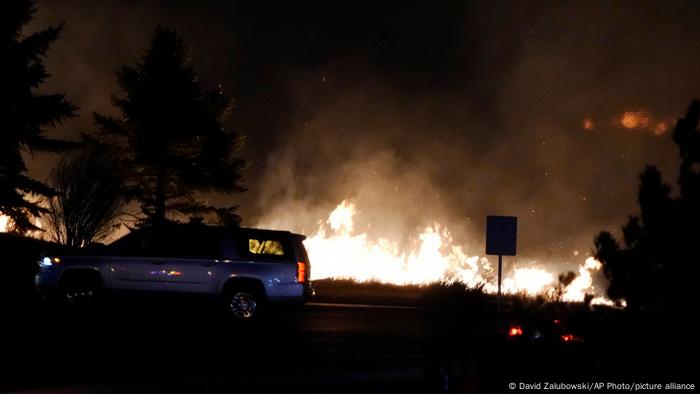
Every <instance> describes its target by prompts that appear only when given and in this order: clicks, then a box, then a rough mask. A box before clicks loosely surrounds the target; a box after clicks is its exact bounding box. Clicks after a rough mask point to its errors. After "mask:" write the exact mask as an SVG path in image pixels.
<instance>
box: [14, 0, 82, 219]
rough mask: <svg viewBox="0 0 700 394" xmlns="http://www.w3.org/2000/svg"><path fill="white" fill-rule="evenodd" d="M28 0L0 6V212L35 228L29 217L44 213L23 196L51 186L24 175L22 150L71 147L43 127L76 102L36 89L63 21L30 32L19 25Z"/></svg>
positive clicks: (29, 9)
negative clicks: (50, 137)
mask: <svg viewBox="0 0 700 394" xmlns="http://www.w3.org/2000/svg"><path fill="white" fill-rule="evenodd" d="M34 12H35V7H34V3H33V2H32V1H30V0H13V1H8V2H3V3H2V6H1V7H0V213H2V214H5V215H7V216H9V217H10V218H11V219H12V224H13V226H14V228H15V229H16V230H17V231H20V232H25V231H28V230H36V229H37V228H36V227H35V226H34V225H33V224H32V222H31V218H32V217H36V216H38V215H39V214H41V213H43V212H45V209H44V208H42V207H40V206H38V205H37V204H36V203H35V202H33V201H31V200H29V199H28V198H27V197H28V196H29V195H31V194H34V195H39V196H41V195H43V196H46V195H53V194H55V193H54V192H53V190H51V188H49V187H48V186H46V185H44V184H42V183H41V182H38V181H36V180H33V179H30V178H29V177H27V175H26V172H27V167H26V165H25V163H24V159H23V158H22V152H24V151H29V152H35V151H50V152H57V151H62V150H65V149H67V148H69V147H70V146H71V144H69V143H67V142H65V141H58V140H53V139H49V138H47V137H46V133H47V130H48V129H49V128H52V127H54V126H55V125H56V124H58V123H60V122H63V121H64V120H66V119H68V118H70V117H73V116H75V114H76V111H77V107H75V106H74V105H73V104H71V103H70V102H69V101H68V100H66V98H65V96H64V95H63V94H38V93H36V88H37V87H39V85H41V84H42V83H43V82H44V80H46V78H48V77H49V73H48V72H47V71H46V68H45V67H44V58H45V57H46V51H47V50H48V49H49V46H50V45H51V43H52V42H54V41H55V40H56V39H57V38H58V36H59V34H60V33H61V31H62V30H63V25H62V24H61V25H58V26H55V27H50V28H48V29H46V30H41V31H38V32H36V33H33V34H30V35H24V34H23V33H22V28H23V27H24V26H25V25H26V24H27V23H29V22H30V21H31V20H32V16H33V15H34Z"/></svg>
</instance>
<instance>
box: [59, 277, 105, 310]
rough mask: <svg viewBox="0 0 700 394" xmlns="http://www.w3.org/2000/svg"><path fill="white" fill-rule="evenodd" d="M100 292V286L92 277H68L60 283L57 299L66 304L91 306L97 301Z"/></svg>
mask: <svg viewBox="0 0 700 394" xmlns="http://www.w3.org/2000/svg"><path fill="white" fill-rule="evenodd" d="M80 279H82V280H80ZM101 293H102V286H101V285H100V283H98V282H97V281H96V280H94V279H89V278H80V277H75V278H69V279H68V280H66V281H65V283H62V284H61V287H60V290H59V301H60V302H61V303H63V304H66V305H75V306H92V305H95V304H96V303H97V300H98V299H99V296H100V294H101Z"/></svg>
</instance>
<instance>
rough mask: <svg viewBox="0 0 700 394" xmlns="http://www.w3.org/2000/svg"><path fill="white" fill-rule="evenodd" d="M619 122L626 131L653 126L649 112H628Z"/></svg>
mask: <svg viewBox="0 0 700 394" xmlns="http://www.w3.org/2000/svg"><path fill="white" fill-rule="evenodd" d="M619 122H620V125H621V126H622V127H624V128H626V129H646V128H647V127H649V126H650V125H651V115H649V113H648V112H647V111H627V112H625V113H623V114H622V116H620V119H619Z"/></svg>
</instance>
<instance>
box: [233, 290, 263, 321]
mask: <svg viewBox="0 0 700 394" xmlns="http://www.w3.org/2000/svg"><path fill="white" fill-rule="evenodd" d="M225 302H226V311H227V312H228V314H230V315H231V316H232V317H234V318H236V320H246V321H247V320H253V319H254V318H256V317H257V316H258V315H259V314H260V306H261V300H260V299H259V297H257V296H256V295H255V293H253V292H251V291H248V290H244V289H234V290H232V291H230V292H229V293H228V296H227V297H226V299H225Z"/></svg>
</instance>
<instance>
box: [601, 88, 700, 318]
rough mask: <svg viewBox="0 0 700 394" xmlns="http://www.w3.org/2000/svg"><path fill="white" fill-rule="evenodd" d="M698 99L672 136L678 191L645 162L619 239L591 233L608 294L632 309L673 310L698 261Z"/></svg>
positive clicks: (680, 302)
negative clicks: (633, 209) (632, 212)
mask: <svg viewBox="0 0 700 394" xmlns="http://www.w3.org/2000/svg"><path fill="white" fill-rule="evenodd" d="M699 120H700V102H698V101H694V102H693V103H692V104H691V105H690V108H689V109H688V112H687V113H686V116H685V118H682V119H679V120H678V122H677V124H676V127H675V130H674V135H673V139H674V141H675V142H676V144H677V145H678V147H679V149H680V156H681V166H680V171H679V177H678V184H679V193H678V195H677V196H675V197H674V196H672V190H671V187H670V186H669V185H668V184H666V183H664V182H663V180H662V177H661V173H660V172H659V171H658V170H657V169H656V168H655V167H653V166H647V168H646V169H645V170H644V172H643V173H642V174H641V175H640V185H639V194H638V201H639V208H640V216H639V217H637V216H632V217H630V218H629V220H628V222H627V224H626V225H625V226H623V228H622V233H623V238H624V244H623V245H620V243H619V242H618V241H617V240H616V239H615V238H614V237H613V236H612V235H611V234H610V233H608V232H601V233H600V234H599V235H598V236H596V238H595V248H596V249H595V255H596V258H598V260H600V261H601V262H602V263H603V268H604V272H605V275H606V276H607V278H608V279H609V280H610V285H609V287H608V296H610V298H612V299H614V300H618V301H619V300H622V299H625V300H626V302H627V304H628V306H629V307H631V308H634V309H638V308H647V309H652V310H657V311H659V310H663V311H676V310H679V309H680V308H683V307H684V306H685V305H686V302H687V301H688V300H689V297H690V292H691V289H692V285H691V281H692V280H696V279H697V275H696V274H695V273H696V272H697V271H696V270H697V268H696V265H697V264H698V262H699V261H700V253H699V250H698V246H697V242H698V241H699V240H700V194H698V191H699V190H700V133H699V132H698V121H699Z"/></svg>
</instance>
